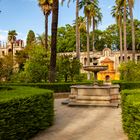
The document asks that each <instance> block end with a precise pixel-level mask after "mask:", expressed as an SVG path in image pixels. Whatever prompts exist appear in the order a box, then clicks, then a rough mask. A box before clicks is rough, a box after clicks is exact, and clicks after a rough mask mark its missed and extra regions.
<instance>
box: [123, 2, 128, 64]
mask: <svg viewBox="0 0 140 140" xmlns="http://www.w3.org/2000/svg"><path fill="white" fill-rule="evenodd" d="M123 29H124V30H123V31H124V61H125V62H127V46H126V0H124V13H123Z"/></svg>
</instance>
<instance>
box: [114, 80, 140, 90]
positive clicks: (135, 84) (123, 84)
mask: <svg viewBox="0 0 140 140" xmlns="http://www.w3.org/2000/svg"><path fill="white" fill-rule="evenodd" d="M112 83H113V84H119V85H120V90H124V89H137V88H140V81H131V82H128V81H112Z"/></svg>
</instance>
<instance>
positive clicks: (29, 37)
mask: <svg viewBox="0 0 140 140" xmlns="http://www.w3.org/2000/svg"><path fill="white" fill-rule="evenodd" d="M34 42H35V33H34V32H33V31H32V30H29V32H28V34H27V39H26V46H27V47H30V46H31V45H32V44H33V43H34Z"/></svg>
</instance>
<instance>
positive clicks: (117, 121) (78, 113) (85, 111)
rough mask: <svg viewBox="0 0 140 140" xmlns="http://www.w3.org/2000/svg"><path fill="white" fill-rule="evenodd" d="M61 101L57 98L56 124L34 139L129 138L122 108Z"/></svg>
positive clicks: (113, 139) (98, 139) (105, 139)
mask: <svg viewBox="0 0 140 140" xmlns="http://www.w3.org/2000/svg"><path fill="white" fill-rule="evenodd" d="M63 100H64V99H63ZM61 102H62V99H56V100H55V122H54V125H53V126H52V127H50V128H49V129H47V130H45V131H43V132H41V133H39V134H38V135H36V136H35V137H34V138H33V139H32V140H128V139H127V137H126V135H125V134H124V133H123V130H122V126H121V125H122V124H121V108H107V107H106V108H94V107H84V108H83V107H68V106H65V105H61Z"/></svg>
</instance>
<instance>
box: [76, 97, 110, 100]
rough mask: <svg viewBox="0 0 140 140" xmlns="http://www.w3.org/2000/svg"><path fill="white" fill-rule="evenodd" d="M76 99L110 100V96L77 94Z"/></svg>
mask: <svg viewBox="0 0 140 140" xmlns="http://www.w3.org/2000/svg"><path fill="white" fill-rule="evenodd" d="M76 99H77V100H86V101H87V100H88V101H91V100H92V101H110V99H111V98H110V96H78V97H77V98H76Z"/></svg>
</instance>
